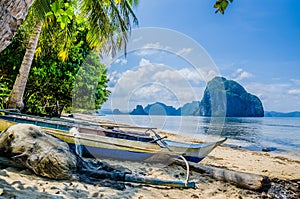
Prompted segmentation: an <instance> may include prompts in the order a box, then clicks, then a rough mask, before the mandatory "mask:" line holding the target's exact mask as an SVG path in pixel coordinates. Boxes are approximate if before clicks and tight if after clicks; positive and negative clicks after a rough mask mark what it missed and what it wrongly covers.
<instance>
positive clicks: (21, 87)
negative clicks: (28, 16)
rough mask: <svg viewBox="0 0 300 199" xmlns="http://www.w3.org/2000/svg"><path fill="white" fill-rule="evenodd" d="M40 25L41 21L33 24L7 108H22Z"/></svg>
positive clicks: (41, 24)
mask: <svg viewBox="0 0 300 199" xmlns="http://www.w3.org/2000/svg"><path fill="white" fill-rule="evenodd" d="M42 26H43V23H42V22H41V21H37V22H36V24H35V27H34V32H33V34H32V35H31V37H30V39H29V43H28V46H27V48H26V52H25V55H24V58H23V61H22V64H21V67H20V70H19V74H18V76H17V78H16V80H15V83H14V86H13V89H12V91H11V93H10V96H9V100H8V108H19V109H20V110H22V109H23V108H24V104H23V95H24V92H25V88H26V83H27V79H28V75H29V71H30V68H31V65H32V61H33V57H34V52H35V49H36V47H37V44H38V40H39V36H40V34H41V31H42Z"/></svg>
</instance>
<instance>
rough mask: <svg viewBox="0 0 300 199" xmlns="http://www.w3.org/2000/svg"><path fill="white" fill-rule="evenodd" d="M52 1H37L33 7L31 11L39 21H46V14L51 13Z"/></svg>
mask: <svg viewBox="0 0 300 199" xmlns="http://www.w3.org/2000/svg"><path fill="white" fill-rule="evenodd" d="M50 4H51V2H50V0H35V1H34V3H33V4H32V6H31V11H32V12H33V14H34V15H35V17H37V19H38V20H40V21H44V20H45V18H46V14H47V13H48V12H50V11H51V7H50Z"/></svg>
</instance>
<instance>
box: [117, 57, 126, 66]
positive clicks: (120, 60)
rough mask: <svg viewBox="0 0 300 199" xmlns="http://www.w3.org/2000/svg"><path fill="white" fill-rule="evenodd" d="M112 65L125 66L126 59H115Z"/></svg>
mask: <svg viewBox="0 0 300 199" xmlns="http://www.w3.org/2000/svg"><path fill="white" fill-rule="evenodd" d="M114 63H116V64H121V65H125V64H127V59H124V58H119V59H116V60H115V62H114Z"/></svg>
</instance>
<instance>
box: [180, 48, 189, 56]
mask: <svg viewBox="0 0 300 199" xmlns="http://www.w3.org/2000/svg"><path fill="white" fill-rule="evenodd" d="M192 50H193V49H192V48H182V49H180V50H179V51H177V52H176V54H177V55H179V56H182V55H187V54H189V53H190V52H191V51H192Z"/></svg>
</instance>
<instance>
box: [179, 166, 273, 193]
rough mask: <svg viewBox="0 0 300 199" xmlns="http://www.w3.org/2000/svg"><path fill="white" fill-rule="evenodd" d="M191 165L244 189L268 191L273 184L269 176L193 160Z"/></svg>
mask: <svg viewBox="0 0 300 199" xmlns="http://www.w3.org/2000/svg"><path fill="white" fill-rule="evenodd" d="M175 164H177V165H180V166H185V163H184V162H183V161H181V160H176V161H175ZM189 166H190V170H192V171H196V172H199V173H205V174H207V175H208V176H210V177H212V178H214V179H216V180H220V181H224V182H229V183H231V184H233V185H235V186H237V187H240V188H244V189H249V190H254V191H268V189H269V188H270V186H271V180H270V179H269V178H268V177H267V176H262V175H257V174H251V173H245V172H239V171H233V170H228V169H224V168H219V167H213V166H205V165H202V164H197V163H193V162H189Z"/></svg>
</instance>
